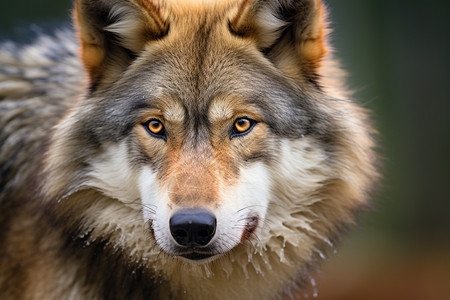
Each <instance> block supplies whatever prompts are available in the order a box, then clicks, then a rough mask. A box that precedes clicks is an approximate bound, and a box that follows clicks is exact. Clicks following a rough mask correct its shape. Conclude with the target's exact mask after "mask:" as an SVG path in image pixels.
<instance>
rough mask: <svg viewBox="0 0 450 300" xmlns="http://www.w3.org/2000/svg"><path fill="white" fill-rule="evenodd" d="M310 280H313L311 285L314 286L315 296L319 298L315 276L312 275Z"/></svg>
mask: <svg viewBox="0 0 450 300" xmlns="http://www.w3.org/2000/svg"><path fill="white" fill-rule="evenodd" d="M309 282H311V287H312V288H313V297H314V298H317V297H318V296H319V293H318V292H317V285H316V280H315V279H314V278H313V277H310V278H309Z"/></svg>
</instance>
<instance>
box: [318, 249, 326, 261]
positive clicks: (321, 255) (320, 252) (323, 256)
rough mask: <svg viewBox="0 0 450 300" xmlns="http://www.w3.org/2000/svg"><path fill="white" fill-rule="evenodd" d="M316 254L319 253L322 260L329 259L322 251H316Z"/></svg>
mask: <svg viewBox="0 0 450 300" xmlns="http://www.w3.org/2000/svg"><path fill="white" fill-rule="evenodd" d="M316 252H317V254H319V256H320V258H321V259H323V260H326V259H327V257H326V256H325V254H323V252H322V251H320V250H316Z"/></svg>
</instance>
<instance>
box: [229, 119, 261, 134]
mask: <svg viewBox="0 0 450 300" xmlns="http://www.w3.org/2000/svg"><path fill="white" fill-rule="evenodd" d="M255 124H256V121H254V120H252V119H249V118H239V119H237V120H236V121H234V125H233V129H232V131H231V137H232V138H233V137H235V136H240V135H245V134H247V133H249V132H250V131H251V130H252V129H253V127H254V126H255Z"/></svg>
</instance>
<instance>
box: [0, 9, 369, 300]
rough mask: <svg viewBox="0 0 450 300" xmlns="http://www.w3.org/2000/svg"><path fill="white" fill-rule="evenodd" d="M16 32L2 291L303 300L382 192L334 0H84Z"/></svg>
mask: <svg viewBox="0 0 450 300" xmlns="http://www.w3.org/2000/svg"><path fill="white" fill-rule="evenodd" d="M73 16H74V23H75V28H76V30H75V31H74V32H73V31H72V30H70V29H66V30H64V29H60V30H57V31H55V32H54V33H53V34H50V35H46V34H39V35H38V37H36V39H35V40H34V41H33V42H32V43H29V44H27V45H18V44H16V43H13V42H3V43H2V44H1V46H0V80H1V83H0V99H1V101H0V165H1V169H0V170H1V178H0V228H1V230H0V244H1V247H0V298H1V299H285V298H286V297H297V296H298V295H301V294H302V291H303V290H304V289H307V288H308V287H309V286H311V285H313V284H314V279H313V277H310V276H311V270H312V269H313V268H315V266H316V265H318V264H319V262H320V261H321V260H322V258H324V257H325V256H326V255H327V253H331V252H332V251H334V247H335V246H334V245H335V243H336V242H337V241H338V240H339V236H341V234H342V232H344V231H345V229H346V228H348V227H349V226H351V225H353V224H354V223H355V216H356V214H357V212H358V211H360V210H361V209H364V208H366V207H368V205H369V204H368V203H369V196H370V193H371V189H372V186H373V183H374V181H375V179H376V178H377V171H376V167H375V166H376V155H375V154H374V147H375V143H374V134H375V131H374V129H373V126H372V125H371V121H370V119H369V114H368V112H367V111H366V110H365V109H364V108H362V107H361V106H360V105H358V104H356V103H355V102H354V101H352V95H351V92H350V91H348V90H347V88H346V86H345V82H344V81H345V73H344V72H343V71H341V69H340V66H339V63H338V62H337V61H336V60H335V59H334V58H333V53H332V50H331V47H330V46H329V43H328V38H327V37H328V33H329V29H328V21H327V13H326V7H325V4H324V3H322V1H320V0H273V1H266V0H222V1H207V0H188V1H185V0H183V1H181V0H166V1H162V0H161V1H160V0H76V1H75V2H74V10H73Z"/></svg>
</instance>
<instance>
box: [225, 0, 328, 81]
mask: <svg viewBox="0 0 450 300" xmlns="http://www.w3.org/2000/svg"><path fill="white" fill-rule="evenodd" d="M230 30H231V32H232V33H234V34H236V35H238V36H241V37H244V38H253V39H254V40H255V42H256V44H257V46H258V47H259V49H260V50H261V51H262V52H264V54H265V55H266V56H267V57H268V58H269V59H270V60H271V61H272V62H273V63H274V64H275V65H276V66H277V67H278V68H280V69H281V70H282V71H283V72H285V73H286V74H287V75H289V76H291V77H294V78H298V79H303V80H307V81H310V82H313V83H317V82H316V80H317V77H318V69H319V67H320V66H321V62H322V60H323V58H324V56H325V55H326V53H327V48H326V41H325V36H326V12H325V8H324V5H323V4H322V1H321V0H244V1H243V2H242V4H241V6H240V8H239V10H238V13H237V14H236V16H235V17H234V18H233V19H232V20H230Z"/></svg>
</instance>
